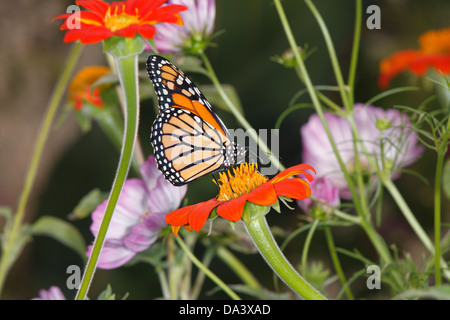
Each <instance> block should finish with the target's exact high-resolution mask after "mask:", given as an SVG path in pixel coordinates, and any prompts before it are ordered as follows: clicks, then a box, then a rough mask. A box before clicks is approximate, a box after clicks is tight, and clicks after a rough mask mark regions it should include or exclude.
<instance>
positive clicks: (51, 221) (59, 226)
mask: <svg viewBox="0 0 450 320" xmlns="http://www.w3.org/2000/svg"><path fill="white" fill-rule="evenodd" d="M31 234H33V235H42V236H48V237H51V238H53V239H55V240H56V241H58V242H60V243H62V244H63V245H65V246H67V247H69V248H71V249H72V250H74V251H75V252H77V253H78V254H79V255H80V256H81V257H82V258H83V259H84V258H85V252H86V244H85V242H84V239H83V237H82V236H81V233H80V232H79V231H78V229H77V228H75V227H74V226H73V225H71V224H70V223H68V222H67V221H64V220H62V219H59V218H56V217H52V216H42V217H41V218H39V219H38V220H37V221H36V222H35V223H34V224H33V225H32V227H31Z"/></svg>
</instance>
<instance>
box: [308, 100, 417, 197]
mask: <svg viewBox="0 0 450 320" xmlns="http://www.w3.org/2000/svg"><path fill="white" fill-rule="evenodd" d="M324 116H325V120H326V122H327V124H328V126H329V128H330V131H331V134H332V136H333V138H334V140H335V142H336V145H337V148H338V149H339V154H340V156H341V158H342V160H343V161H344V163H345V165H346V167H347V169H348V170H349V171H350V172H352V168H353V167H354V160H355V154H354V147H353V136H352V131H351V128H350V125H349V123H348V121H347V120H346V119H344V118H342V117H340V116H337V115H334V114H331V113H327V112H324ZM354 116H355V122H356V126H357V128H358V131H359V135H360V137H361V141H360V142H359V143H358V155H359V158H360V162H361V166H362V167H363V170H364V171H365V172H366V173H369V174H373V173H374V172H375V168H371V167H370V164H369V161H368V158H367V156H368V157H371V158H373V159H374V160H375V161H376V163H377V164H378V166H379V167H380V168H381V169H389V170H390V172H391V173H392V175H393V177H394V178H396V177H398V175H399V174H398V171H399V169H400V168H403V167H406V166H408V165H410V164H411V163H413V162H414V161H416V160H417V158H418V157H420V156H421V155H422V153H423V151H424V147H423V146H422V145H419V144H418V140H417V137H416V135H415V132H414V131H413V130H412V128H411V124H410V123H409V122H408V118H407V116H406V115H405V114H401V113H400V112H399V111H398V110H396V109H389V110H383V109H381V108H377V107H373V106H364V105H363V104H357V105H355V107H354ZM301 136H302V144H303V161H304V162H305V163H311V164H313V165H314V167H315V169H316V171H317V177H318V178H321V177H326V178H327V180H328V181H329V182H330V183H331V184H332V185H333V186H335V187H336V188H338V189H339V194H340V196H341V197H342V198H345V199H349V198H351V196H350V192H349V190H348V187H347V181H346V180H345V177H344V175H343V173H342V171H341V168H340V166H339V163H338V161H337V158H336V156H335V155H334V153H333V149H332V148H331V144H330V142H329V140H328V137H327V135H326V133H325V129H324V127H323V126H322V123H321V121H320V119H319V117H318V116H317V115H316V114H314V115H312V116H311V117H310V119H309V121H308V122H307V123H306V124H305V125H304V126H303V127H302V128H301ZM361 144H362V145H364V148H365V149H366V150H367V155H366V154H364V153H363V148H361ZM386 167H387V168H386ZM313 194H314V192H313Z"/></svg>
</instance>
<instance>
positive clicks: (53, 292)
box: [31, 286, 66, 300]
mask: <svg viewBox="0 0 450 320" xmlns="http://www.w3.org/2000/svg"><path fill="white" fill-rule="evenodd" d="M31 300H66V297H64V294H63V293H62V291H61V289H60V288H58V287H56V286H51V287H50V288H49V289H48V290H44V289H42V290H39V297H36V298H33V299H31Z"/></svg>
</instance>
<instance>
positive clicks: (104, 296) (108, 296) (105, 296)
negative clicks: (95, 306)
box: [97, 284, 116, 300]
mask: <svg viewBox="0 0 450 320" xmlns="http://www.w3.org/2000/svg"><path fill="white" fill-rule="evenodd" d="M97 300H116V295H115V294H114V293H113V292H112V289H111V285H110V284H108V285H107V286H106V289H105V290H103V291H102V292H101V293H100V294H99V295H98V298H97Z"/></svg>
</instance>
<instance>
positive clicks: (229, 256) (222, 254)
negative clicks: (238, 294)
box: [217, 246, 262, 289]
mask: <svg viewBox="0 0 450 320" xmlns="http://www.w3.org/2000/svg"><path fill="white" fill-rule="evenodd" d="M217 257H219V258H220V259H221V260H222V261H223V262H225V263H226V264H227V265H228V266H229V267H230V268H231V269H232V270H233V271H234V273H236V274H237V275H238V277H239V278H241V280H242V281H244V283H245V284H246V285H248V286H249V287H250V288H254V289H261V288H262V286H261V284H260V283H259V282H258V280H257V279H256V278H255V277H254V276H253V274H252V273H251V272H250V271H249V270H248V269H247V267H246V266H245V265H244V264H243V263H242V262H241V260H239V259H238V258H237V257H236V256H235V255H234V254H233V253H232V252H231V251H230V250H228V249H227V248H225V247H224V246H219V247H218V248H217Z"/></svg>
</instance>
